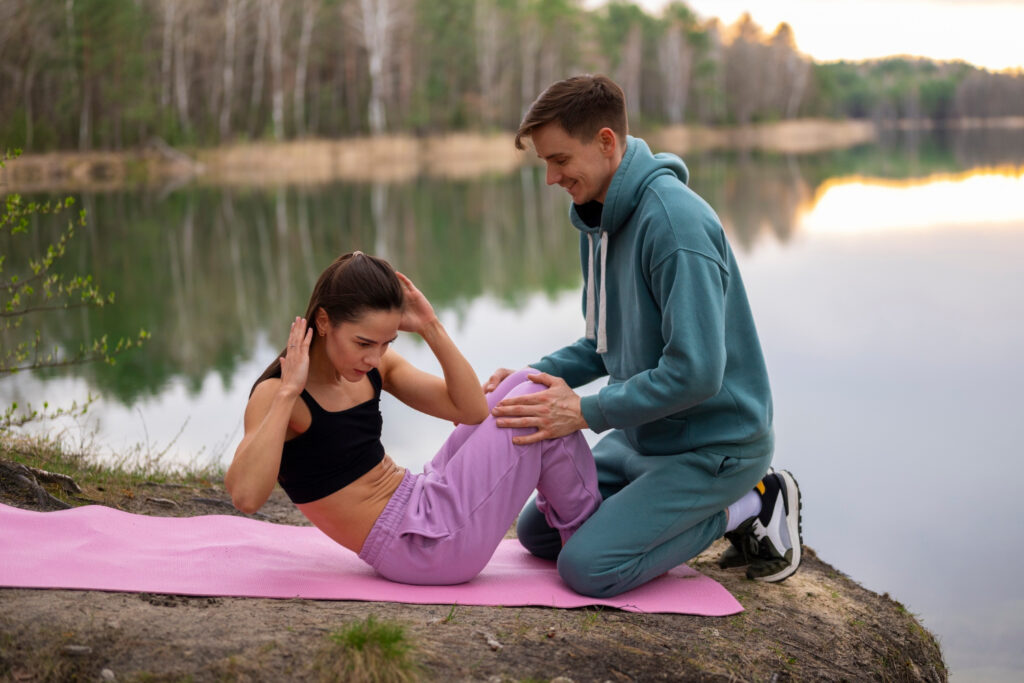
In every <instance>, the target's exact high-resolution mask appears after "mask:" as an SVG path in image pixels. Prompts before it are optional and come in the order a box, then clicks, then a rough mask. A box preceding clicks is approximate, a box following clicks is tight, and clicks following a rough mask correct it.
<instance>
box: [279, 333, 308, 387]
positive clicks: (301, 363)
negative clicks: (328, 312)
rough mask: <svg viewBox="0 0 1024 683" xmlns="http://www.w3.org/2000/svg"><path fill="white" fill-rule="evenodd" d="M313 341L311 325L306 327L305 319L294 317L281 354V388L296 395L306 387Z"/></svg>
mask: <svg viewBox="0 0 1024 683" xmlns="http://www.w3.org/2000/svg"><path fill="white" fill-rule="evenodd" d="M312 341H313V327H312V325H310V326H309V327H308V329H307V326H306V319H305V318H301V317H296V318H295V322H293V323H292V328H291V331H290V332H289V333H288V346H287V348H285V352H284V355H283V356H281V388H282V389H284V390H285V391H287V392H288V393H291V394H294V395H295V396H298V395H299V394H301V393H302V390H303V389H305V388H306V378H307V377H308V376H309V345H310V343H311V342H312Z"/></svg>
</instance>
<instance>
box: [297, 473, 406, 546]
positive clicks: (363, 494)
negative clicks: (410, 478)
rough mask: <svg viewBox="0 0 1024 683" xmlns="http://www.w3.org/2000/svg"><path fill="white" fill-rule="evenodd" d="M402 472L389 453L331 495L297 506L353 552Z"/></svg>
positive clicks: (389, 497) (394, 488)
mask: <svg viewBox="0 0 1024 683" xmlns="http://www.w3.org/2000/svg"><path fill="white" fill-rule="evenodd" d="M404 476H405V469H404V468H402V467H399V466H398V465H396V464H395V462H394V460H392V459H391V458H390V456H387V455H385V456H384V459H383V460H382V461H381V462H380V463H379V464H378V465H377V466H376V467H374V468H373V469H372V470H370V471H369V472H367V473H366V474H364V475H363V476H361V477H359V478H358V479H356V480H355V481H354V482H352V483H351V484H349V485H348V486H346V487H345V488H343V489H340V490H338V491H335V492H334V493H332V494H331V495H329V496H327V497H325V498H321V499H320V500H314V501H313V502H312V503H302V504H300V505H297V506H296V507H298V508H299V510H300V511H301V512H302V514H304V515H305V516H306V519H308V520H309V521H310V522H312V523H313V525H314V526H315V527H317V528H318V529H320V531H322V532H324V533H325V534H327V535H328V536H330V537H331V538H332V539H334V541H336V542H337V543H340V544H341V545H343V546H345V547H346V548H348V549H349V550H352V551H354V552H356V553H358V552H359V551H361V550H362V549H363V543H364V542H365V541H366V537H367V536H369V535H370V530H371V529H372V528H373V525H374V524H375V523H376V522H377V518H378V517H380V513H381V512H383V511H384V508H385V507H386V506H387V504H388V501H389V500H391V496H392V495H394V493H395V491H396V490H397V489H398V485H399V484H401V483H402V478H403V477H404Z"/></svg>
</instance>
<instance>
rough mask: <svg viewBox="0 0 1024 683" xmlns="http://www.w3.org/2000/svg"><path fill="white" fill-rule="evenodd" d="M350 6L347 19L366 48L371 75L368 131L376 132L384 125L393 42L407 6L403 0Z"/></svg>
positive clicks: (373, 0)
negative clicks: (348, 18)
mask: <svg viewBox="0 0 1024 683" xmlns="http://www.w3.org/2000/svg"><path fill="white" fill-rule="evenodd" d="M351 7H352V10H351V11H350V12H349V16H350V23H351V25H352V27H353V28H354V29H355V31H356V35H357V36H358V37H359V40H360V43H361V44H362V46H363V48H364V49H365V50H366V60H367V67H368V71H369V77H370V84H369V85H370V98H369V103H368V105H367V110H368V119H369V123H370V132H371V133H373V134H374V135H379V134H381V133H383V132H384V131H385V130H386V128H387V101H388V99H389V97H390V94H391V71H392V67H393V59H394V53H395V51H394V48H393V43H394V41H395V40H396V38H397V37H398V32H399V30H400V29H401V28H402V27H403V26H404V24H405V23H406V22H407V21H408V19H409V7H408V5H407V3H406V2H405V0H357V2H353V3H352V4H351Z"/></svg>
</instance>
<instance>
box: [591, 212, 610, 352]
mask: <svg viewBox="0 0 1024 683" xmlns="http://www.w3.org/2000/svg"><path fill="white" fill-rule="evenodd" d="M587 251H588V252H589V256H588V258H587V314H586V319H587V333H586V334H587V339H594V338H595V334H594V328H595V325H594V312H595V311H594V309H595V308H596V306H595V301H594V300H595V299H596V298H597V297H596V296H595V291H594V290H595V284H594V279H595V278H597V271H596V270H595V269H594V235H593V233H589V232H588V233H587ZM607 263H608V233H607V232H602V233H601V271H600V273H601V304H600V314H599V316H598V318H599V319H598V322H597V325H596V327H597V334H596V337H597V352H598V353H605V352H607V351H608V332H607V326H606V325H605V317H606V316H605V314H606V311H607V310H608V308H607V306H606V305H605V282H606V281H607V278H606V277H605V267H606V265H607Z"/></svg>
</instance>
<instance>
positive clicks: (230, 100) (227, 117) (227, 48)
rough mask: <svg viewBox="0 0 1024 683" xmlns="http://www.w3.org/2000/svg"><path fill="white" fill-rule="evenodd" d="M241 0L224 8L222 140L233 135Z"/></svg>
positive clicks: (231, 0) (231, 1)
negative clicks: (237, 35)
mask: <svg viewBox="0 0 1024 683" xmlns="http://www.w3.org/2000/svg"><path fill="white" fill-rule="evenodd" d="M238 3H239V0H227V5H226V6H225V8H224V69H223V72H222V74H221V76H222V86H223V88H224V96H223V98H222V99H221V105H220V139H221V140H226V139H227V138H228V136H229V135H230V134H231V107H232V105H233V104H234V94H235V35H236V34H237V32H238V9H239V8H238Z"/></svg>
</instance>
